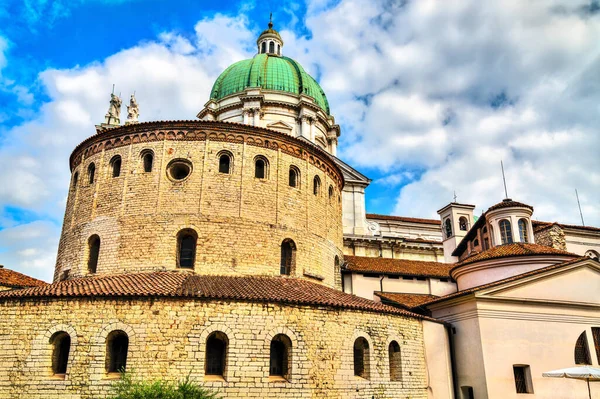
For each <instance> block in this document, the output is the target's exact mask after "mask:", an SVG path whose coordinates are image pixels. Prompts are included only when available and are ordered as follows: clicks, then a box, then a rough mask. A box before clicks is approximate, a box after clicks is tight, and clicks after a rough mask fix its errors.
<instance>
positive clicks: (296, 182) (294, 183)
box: [289, 166, 300, 188]
mask: <svg viewBox="0 0 600 399" xmlns="http://www.w3.org/2000/svg"><path fill="white" fill-rule="evenodd" d="M289 185H290V187H295V188H300V170H299V169H298V168H297V167H295V166H290V174H289Z"/></svg>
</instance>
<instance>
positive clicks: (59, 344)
mask: <svg viewBox="0 0 600 399" xmlns="http://www.w3.org/2000/svg"><path fill="white" fill-rule="evenodd" d="M50 344H51V345H52V374H54V375H64V374H66V373H67V364H68V363H69V351H70V350H71V336H70V335H69V334H67V333H66V332H64V331H59V332H56V333H54V334H53V335H52V337H50Z"/></svg>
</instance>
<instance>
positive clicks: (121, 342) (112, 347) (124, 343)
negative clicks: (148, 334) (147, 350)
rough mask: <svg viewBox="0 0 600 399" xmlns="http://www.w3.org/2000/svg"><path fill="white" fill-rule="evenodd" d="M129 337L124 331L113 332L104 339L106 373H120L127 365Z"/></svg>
mask: <svg viewBox="0 0 600 399" xmlns="http://www.w3.org/2000/svg"><path fill="white" fill-rule="evenodd" d="M128 348H129V337H127V334H126V333H125V331H121V330H115V331H112V332H111V333H110V334H108V336H107V337H106V372H107V373H120V372H121V371H124V370H125V367H126V365H127V350H128Z"/></svg>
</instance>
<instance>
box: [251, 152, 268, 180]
mask: <svg viewBox="0 0 600 399" xmlns="http://www.w3.org/2000/svg"><path fill="white" fill-rule="evenodd" d="M258 162H262V163H263V177H259V176H257V172H258V166H257V165H258ZM254 178H255V179H259V180H268V179H269V160H268V159H267V158H266V157H264V156H262V155H258V156H256V157H254Z"/></svg>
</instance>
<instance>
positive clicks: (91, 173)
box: [87, 163, 96, 184]
mask: <svg viewBox="0 0 600 399" xmlns="http://www.w3.org/2000/svg"><path fill="white" fill-rule="evenodd" d="M87 170H88V182H89V184H94V175H95V174H96V165H94V164H93V163H91V164H90V165H89V166H88V169H87Z"/></svg>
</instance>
